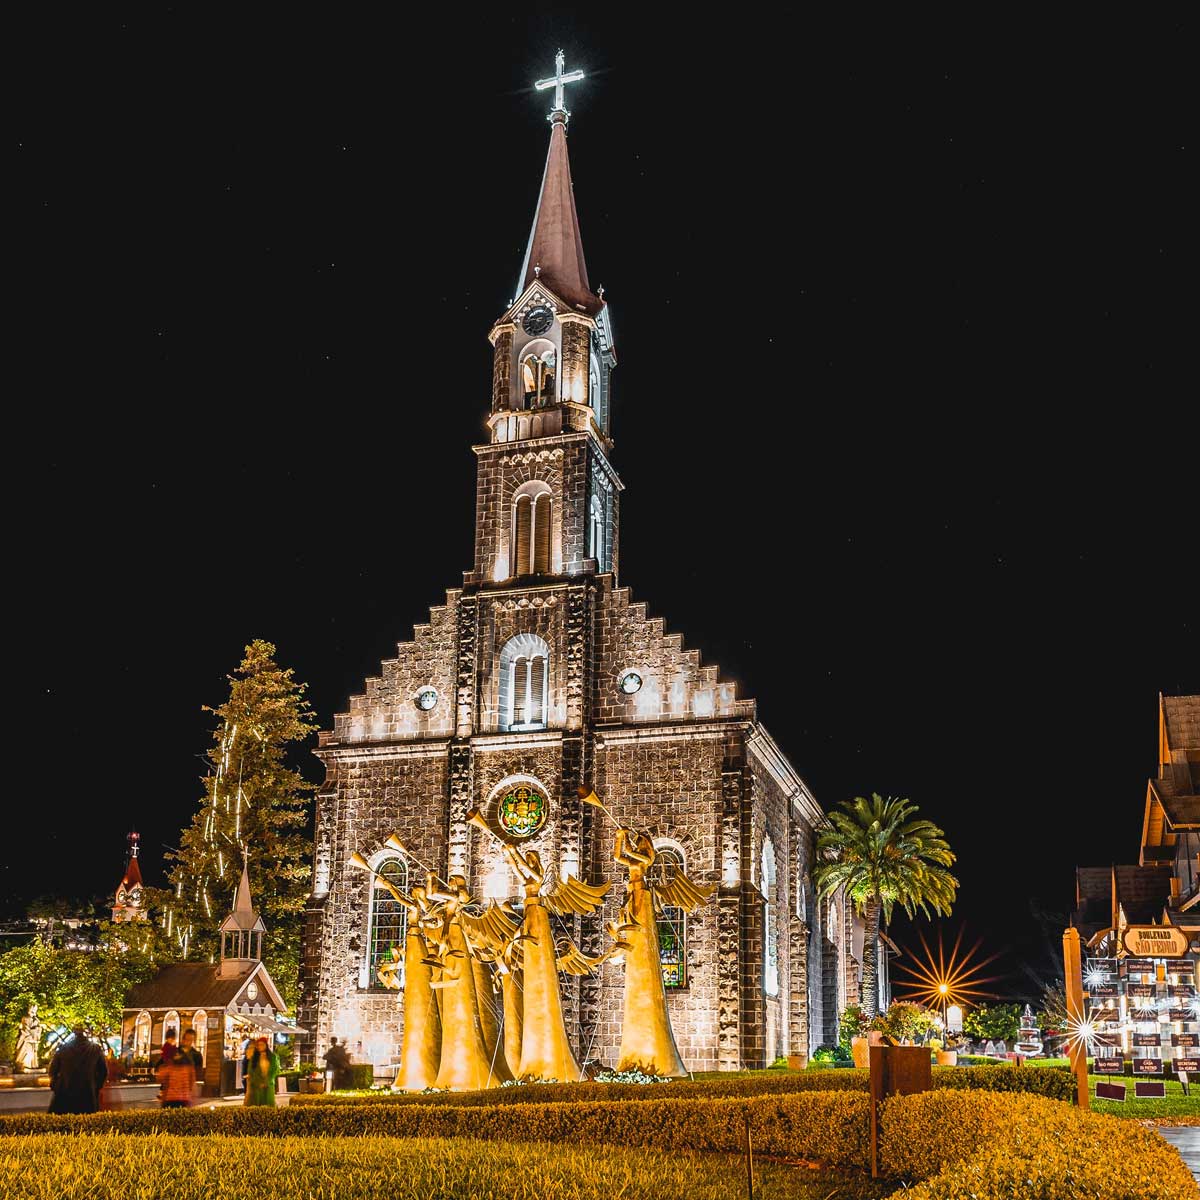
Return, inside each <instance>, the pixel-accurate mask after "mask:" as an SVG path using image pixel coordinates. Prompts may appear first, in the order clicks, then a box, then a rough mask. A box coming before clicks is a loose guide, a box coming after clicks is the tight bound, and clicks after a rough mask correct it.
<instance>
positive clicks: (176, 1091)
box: [158, 1049, 196, 1108]
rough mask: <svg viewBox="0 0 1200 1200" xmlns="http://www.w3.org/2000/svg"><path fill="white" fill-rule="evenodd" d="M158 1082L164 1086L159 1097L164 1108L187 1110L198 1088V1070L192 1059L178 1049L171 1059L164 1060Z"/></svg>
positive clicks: (160, 1067)
mask: <svg viewBox="0 0 1200 1200" xmlns="http://www.w3.org/2000/svg"><path fill="white" fill-rule="evenodd" d="M158 1082H159V1083H160V1084H161V1085H162V1090H161V1091H160V1092H159V1096H160V1098H161V1099H162V1106H163V1108H187V1107H188V1106H189V1105H190V1104H191V1103H192V1097H193V1096H194V1095H195V1088H196V1068H195V1066H194V1064H193V1062H192V1059H191V1057H190V1056H189V1055H187V1054H185V1053H184V1052H183V1051H182V1050H179V1049H177V1050H176V1052H175V1053H174V1054H173V1055H172V1056H171V1057H170V1058H164V1059H163V1061H162V1064H161V1065H160V1066H159V1068H158Z"/></svg>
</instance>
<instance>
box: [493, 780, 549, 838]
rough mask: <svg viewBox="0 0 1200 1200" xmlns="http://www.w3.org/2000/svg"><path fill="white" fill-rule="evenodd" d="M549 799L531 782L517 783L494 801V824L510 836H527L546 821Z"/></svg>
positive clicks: (530, 835) (535, 831) (532, 833)
mask: <svg viewBox="0 0 1200 1200" xmlns="http://www.w3.org/2000/svg"><path fill="white" fill-rule="evenodd" d="M549 815H550V801H549V800H547V799H546V797H545V795H544V794H543V793H542V792H540V791H539V790H538V789H537V788H536V787H534V786H533V785H532V784H528V783H518V784H516V785H515V786H513V787H511V788H509V789H508V790H507V791H505V792H503V793H502V794H501V796H500V799H499V800H498V801H497V802H496V824H497V825H499V826H500V828H501V830H502V831H503V832H504V833H506V834H507V835H508V836H509V837H512V838H529V837H533V835H534V834H535V833H537V832H538V830H539V829H541V827H542V826H543V825H545V823H546V818H547V817H548V816H549Z"/></svg>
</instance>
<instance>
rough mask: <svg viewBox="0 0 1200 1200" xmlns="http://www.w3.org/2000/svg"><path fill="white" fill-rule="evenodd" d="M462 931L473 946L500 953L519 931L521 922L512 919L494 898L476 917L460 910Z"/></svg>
mask: <svg viewBox="0 0 1200 1200" xmlns="http://www.w3.org/2000/svg"><path fill="white" fill-rule="evenodd" d="M458 916H459V920H461V921H462V927H463V933H464V935H465V936H466V938H467V941H468V942H469V943H470V944H471V945H472V946H474V947H478V948H480V949H483V950H490V951H491V952H492V953H493V954H502V953H503V952H504V947H505V946H506V945H508V943H509V942H510V941H512V939H513V938H514V937H515V936H516V935H517V934H518V933H519V932H520V929H521V923H520V922H519V921H515V920H513V918H512V917H510V916H509V915H508V913H507V912H506V911H505V909H503V908H501V907H500V905H499V904H497V903H496V902H495V901H494V900H493V901H492V902H491V904H489V905H488V906H487V908H485V909H484V910H483V913H482V914H481V915H480V916H478V917H476V916H473V915H472V914H471V913H468V912H462V911H460V912H459V914H458Z"/></svg>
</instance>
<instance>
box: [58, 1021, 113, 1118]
mask: <svg viewBox="0 0 1200 1200" xmlns="http://www.w3.org/2000/svg"><path fill="white" fill-rule="evenodd" d="M72 1034H73V1036H72V1037H71V1038H70V1039H69V1040H68V1041H67V1042H66V1043H65V1044H64V1045H63V1046H61V1047H60V1048H59V1049H58V1050H56V1051H55V1053H54V1057H53V1058H52V1059H51V1060H50V1111H51V1112H52V1113H87V1112H96V1111H97V1110H98V1109H99V1108H100V1089H101V1088H102V1087H103V1086H104V1083H105V1080H107V1079H108V1067H107V1065H106V1064H105V1062H104V1051H103V1050H101V1049H100V1047H99V1046H97V1045H96V1043H95V1042H93V1041H91V1039H89V1038H88V1037H87V1036H86V1035H85V1034H84V1032H83V1026H82V1025H76V1026H75V1028H74V1029H73V1030H72Z"/></svg>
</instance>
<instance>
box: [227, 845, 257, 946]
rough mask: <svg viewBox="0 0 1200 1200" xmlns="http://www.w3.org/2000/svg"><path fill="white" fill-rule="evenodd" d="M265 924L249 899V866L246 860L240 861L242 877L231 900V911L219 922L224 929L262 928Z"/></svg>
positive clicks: (252, 929)
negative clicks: (235, 894)
mask: <svg viewBox="0 0 1200 1200" xmlns="http://www.w3.org/2000/svg"><path fill="white" fill-rule="evenodd" d="M265 928H266V926H265V925H264V924H263V922H262V918H261V917H260V916H259V915H258V913H256V912H255V911H254V902H253V900H251V899H250V867H249V863H248V862H244V863H242V878H241V879H240V880H239V881H238V889H237V896H236V897H235V898H234V901H233V912H231V913H230V914H229V916H227V917H226V918H225V920H224V921H222V922H221V929H222V931H225V930H234V929H242V930H250V931H252V932H253V931H255V930H259V931H261V930H263V929H265Z"/></svg>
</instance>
